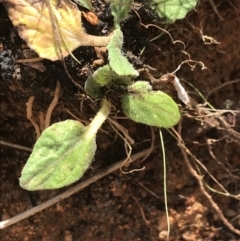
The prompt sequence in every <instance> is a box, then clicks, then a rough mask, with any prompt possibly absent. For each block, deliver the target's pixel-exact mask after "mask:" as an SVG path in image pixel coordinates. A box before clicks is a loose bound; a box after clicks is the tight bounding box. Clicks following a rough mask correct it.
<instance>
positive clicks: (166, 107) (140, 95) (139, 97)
mask: <svg viewBox="0 0 240 241" xmlns="http://www.w3.org/2000/svg"><path fill="white" fill-rule="evenodd" d="M122 108H123V111H124V113H125V114H126V115H127V116H128V117H129V118H130V119H132V120H134V121H136V122H139V123H143V124H147V125H150V126H157V127H164V128H170V127H172V126H174V125H176V124H177V123H178V121H179V119H180V112H179V108H178V106H177V104H176V103H175V102H174V101H173V99H172V98H171V97H170V96H169V95H167V94H165V93H164V92H162V91H153V90H152V89H151V86H150V84H149V83H148V82H146V81H137V82H136V83H134V84H133V85H130V86H129V87H128V93H127V94H125V95H124V96H123V98H122Z"/></svg>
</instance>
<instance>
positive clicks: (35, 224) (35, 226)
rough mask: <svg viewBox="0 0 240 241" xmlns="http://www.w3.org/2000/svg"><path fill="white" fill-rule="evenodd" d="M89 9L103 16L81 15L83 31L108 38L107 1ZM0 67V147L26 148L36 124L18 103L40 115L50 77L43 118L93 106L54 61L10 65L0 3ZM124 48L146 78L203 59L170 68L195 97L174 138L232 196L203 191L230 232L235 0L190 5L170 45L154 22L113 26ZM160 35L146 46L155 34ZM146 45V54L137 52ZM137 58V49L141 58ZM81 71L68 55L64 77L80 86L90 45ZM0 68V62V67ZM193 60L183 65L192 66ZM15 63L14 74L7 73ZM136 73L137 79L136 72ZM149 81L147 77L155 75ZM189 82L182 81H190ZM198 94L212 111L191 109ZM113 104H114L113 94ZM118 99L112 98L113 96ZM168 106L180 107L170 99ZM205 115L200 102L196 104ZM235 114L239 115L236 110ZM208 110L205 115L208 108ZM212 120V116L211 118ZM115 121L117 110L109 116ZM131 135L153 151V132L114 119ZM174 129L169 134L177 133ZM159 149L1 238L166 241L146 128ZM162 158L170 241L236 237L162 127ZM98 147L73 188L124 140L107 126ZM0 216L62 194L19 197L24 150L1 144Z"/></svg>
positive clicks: (90, 111)
mask: <svg viewBox="0 0 240 241" xmlns="http://www.w3.org/2000/svg"><path fill="white" fill-rule="evenodd" d="M94 7H95V12H96V14H97V15H98V17H99V19H100V20H101V24H99V25H98V26H92V25H91V24H89V23H88V22H86V21H85V20H83V23H84V26H85V28H86V30H87V32H89V33H91V34H96V35H99V34H106V33H107V32H108V31H110V29H111V27H112V24H113V20H112V18H111V16H110V12H109V6H108V5H106V4H105V3H104V2H103V1H100V0H99V1H96V2H94ZM0 9H1V12H0V15H1V16H0V23H1V24H0V43H1V52H0V64H1V63H3V61H7V68H8V69H7V71H3V70H1V77H0V78H1V79H0V92H1V95H0V105H1V114H0V138H1V141H5V142H9V143H13V144H18V145H21V146H25V147H30V148H32V147H33V145H34V143H35V133H34V128H33V126H32V124H31V123H30V121H29V120H28V119H27V117H26V103H27V101H28V99H29V97H30V96H35V101H34V103H33V116H34V119H35V120H36V121H37V120H38V115H39V112H41V111H42V112H44V113H45V112H46V110H47V108H48V105H49V104H50V102H51V101H52V98H53V93H54V90H55V85H56V81H57V79H59V81H60V82H61V86H62V89H61V97H60V100H59V102H58V105H57V107H56V108H55V109H54V111H53V114H52V118H51V122H52V123H55V122H58V121H61V120H66V119H74V117H73V116H72V115H71V114H70V112H71V113H73V114H74V115H75V116H76V117H77V118H79V119H82V120H84V121H86V123H89V121H90V119H91V118H92V117H93V116H94V114H95V113H96V111H97V110H98V108H99V105H98V104H97V103H96V104H95V103H92V102H91V101H90V100H89V99H84V98H83V97H84V95H83V93H82V91H81V90H79V89H78V88H77V87H75V86H74V85H73V84H72V82H71V80H70V79H68V77H67V75H66V74H65V73H64V71H63V67H62V64H61V62H60V61H56V62H51V61H48V60H44V61H42V63H41V64H42V65H38V66H37V67H36V68H37V69H36V68H33V67H31V66H27V65H23V64H17V63H15V64H14V61H13V60H12V61H11V56H13V57H14V58H15V59H16V60H17V59H22V58H24V52H26V51H28V48H27V46H26V44H25V43H24V41H23V40H21V39H20V37H19V36H18V33H17V30H16V29H15V28H14V27H13V26H12V24H11V22H10V20H9V19H8V16H7V12H6V10H5V9H4V7H3V5H2V3H0ZM133 9H134V10H135V11H137V13H138V14H139V16H140V18H141V23H143V24H145V25H146V24H150V23H152V24H155V25H157V26H160V27H166V25H165V24H161V23H160V19H159V18H158V17H156V16H155V15H154V14H153V13H152V12H151V11H150V10H149V9H148V8H147V7H146V6H145V5H144V4H142V3H135V4H134V5H133ZM122 29H123V32H124V36H125V39H124V48H123V51H124V52H125V53H126V56H127V57H129V60H130V61H131V63H133V65H134V66H135V68H136V69H138V70H139V71H140V70H141V69H143V67H144V66H146V65H148V66H151V67H152V68H155V69H156V71H155V73H154V76H159V77H160V76H161V75H163V74H166V73H169V72H172V71H174V70H175V69H176V68H177V67H178V66H179V65H180V64H181V63H182V62H183V61H184V60H187V59H189V58H191V59H192V60H195V61H201V62H202V63H203V64H204V65H205V67H206V68H205V69H202V66H201V65H200V64H198V65H196V66H195V68H192V67H193V66H190V65H189V64H183V65H182V67H181V69H180V70H179V71H178V72H177V76H178V77H179V78H180V79H181V80H182V81H185V82H183V85H184V86H185V88H186V90H187V91H188V93H189V95H190V96H191V98H192V99H193V103H194V104H193V107H192V108H189V109H187V108H185V107H184V105H183V104H182V107H181V109H182V113H183V119H182V132H181V136H182V138H183V140H184V141H185V144H186V146H187V148H188V150H189V151H190V152H191V153H192V154H193V155H194V156H195V157H196V158H197V159H198V160H199V162H200V163H201V164H203V165H204V166H205V167H206V169H207V170H208V171H209V173H211V174H212V175H213V176H214V177H215V179H216V180H217V181H218V182H219V183H220V184H221V185H222V187H224V188H225V189H226V190H227V192H229V193H231V194H232V197H230V196H226V195H223V194H219V193H216V192H213V191H210V190H209V189H208V188H207V186H206V185H205V186H204V188H205V189H206V190H207V193H209V194H210V195H211V197H212V199H213V200H214V201H215V202H216V204H217V205H218V207H219V209H220V210H221V211H222V214H223V215H224V216H225V217H226V219H227V220H228V222H229V223H230V224H231V225H232V226H234V227H235V229H238V232H240V231H239V229H240V202H239V199H237V195H238V198H239V195H240V137H239V136H240V80H239V79H240V31H239V30H240V2H239V0H228V1H227V0H226V1H222V0H215V1H208V0H200V1H199V4H198V6H197V8H196V9H195V10H194V11H191V12H190V13H189V14H188V15H187V17H186V18H185V19H184V20H178V21H176V22H175V23H174V24H172V25H170V26H168V28H167V29H168V31H169V33H170V34H171V35H172V38H173V39H174V40H179V41H182V42H183V43H184V44H185V49H184V51H183V45H182V44H181V43H179V42H178V43H175V44H172V42H171V39H170V37H169V36H168V35H167V34H163V33H162V31H161V30H159V29H158V28H156V27H154V26H152V27H149V28H145V27H144V26H143V25H141V24H140V19H139V17H138V16H137V14H136V13H135V12H134V11H133V10H132V11H131V13H130V15H129V18H128V20H126V21H125V22H124V23H123V24H122ZM160 34H161V36H160V37H159V38H157V39H156V40H153V38H155V37H157V36H158V35H160ZM143 49H144V51H142V50H143ZM7 50H9V52H7ZM141 51H142V54H141V55H140V53H141ZM74 55H75V56H76V57H77V59H78V60H79V62H80V64H78V63H76V62H74V61H73V60H72V59H71V58H70V57H68V58H66V63H67V66H68V70H69V73H70V74H71V75H72V76H73V77H74V79H76V80H77V81H78V83H79V84H80V85H82V86H83V85H84V81H85V80H86V78H87V76H88V75H89V74H91V73H93V71H94V70H95V69H96V67H94V66H93V61H94V60H95V59H97V56H96V53H95V51H94V49H93V48H91V47H80V48H79V49H77V50H75V51H74ZM1 61H2V62H1ZM192 64H193V63H192ZM11 68H13V72H14V73H13V74H12V72H11ZM140 78H146V76H145V77H144V75H143V74H142V75H141V76H140ZM156 78H157V77H156ZM188 83H190V84H191V85H189V84H188ZM197 90H198V91H200V92H201V93H202V94H203V96H205V97H206V98H208V101H209V103H211V104H212V105H213V106H214V107H215V108H216V110H217V115H216V114H214V115H212V114H211V115H209V113H210V112H206V111H203V109H201V110H202V111H200V110H199V108H198V107H197V104H203V103H205V101H204V100H203V99H202V98H201V97H200V96H199V94H198V92H197ZM116 98H117V97H116ZM116 101H117V100H116ZM178 103H179V104H180V105H181V103H180V101H179V100H178ZM202 108H203V106H202ZM237 111H238V112H237ZM211 113H213V112H211ZM214 113H215V112H214ZM116 115H118V116H123V113H121V112H118V113H117V110H115V112H114V111H113V113H112V115H111V116H116ZM117 120H118V122H119V123H120V124H121V125H122V126H124V127H125V128H127V129H128V131H129V135H130V136H131V137H132V138H133V139H134V140H135V144H134V145H133V153H137V152H139V151H142V150H144V149H146V148H148V147H150V146H151V140H152V138H153V134H151V133H152V132H151V128H150V127H148V126H145V125H141V124H136V123H134V122H132V121H130V120H127V119H117ZM176 128H177V127H176ZM153 133H154V135H155V144H156V145H158V146H159V147H157V148H156V149H154V150H153V151H152V153H151V155H150V156H149V157H148V158H147V159H146V160H144V162H140V161H136V162H134V163H132V164H131V165H129V166H128V167H127V168H126V169H124V170H133V169H136V168H141V167H143V166H145V170H142V171H139V172H133V173H131V174H123V173H121V171H120V170H118V171H116V172H114V173H111V174H109V175H107V176H106V177H104V178H102V179H100V180H98V181H96V182H94V183H93V184H91V185H90V186H88V187H86V188H85V189H83V190H82V191H80V192H78V193H75V194H73V195H72V196H70V197H69V198H67V199H65V200H62V201H60V202H59V203H57V204H56V205H53V206H51V207H49V208H47V209H45V210H43V211H41V212H39V213H36V214H35V215H34V216H32V217H30V218H28V219H25V220H22V221H20V222H18V223H15V224H13V225H12V226H10V227H7V228H5V229H3V230H1V240H2V241H15V240H16V241H21V240H22V241H40V240H41V241H80V240H85V241H102V240H104V241H107V240H108V241H120V240H141V241H142V240H144V241H147V240H165V235H164V234H165V233H166V230H167V223H166V214H165V205H164V203H165V202H164V195H163V180H164V179H163V164H162V151H161V148H160V139H159V133H158V129H157V128H153ZM163 134H164V140H165V151H166V157H167V197H168V209H169V215H170V223H171V233H170V240H189V241H195V240H196V241H200V240H223V241H229V240H232V241H233V240H240V238H239V236H238V234H237V233H236V232H234V231H232V230H230V229H229V227H227V226H226V225H225V224H224V223H223V222H222V220H221V219H220V217H219V215H218V214H217V213H216V211H215V209H214V206H213V205H212V204H210V203H209V201H208V199H207V198H206V196H204V195H203V193H202V191H201V190H200V188H199V184H198V182H197V180H196V178H194V177H193V176H192V174H191V173H190V171H189V168H188V166H187V164H186V161H185V159H184V157H183V155H182V152H181V150H180V148H179V146H178V143H177V141H176V139H175V138H173V137H172V136H171V135H170V134H169V132H167V131H165V130H163ZM97 144H98V149H97V152H96V155H95V159H94V161H93V162H92V165H91V168H89V170H88V171H87V172H86V174H85V175H84V177H83V178H82V179H81V180H79V181H78V183H80V182H81V181H83V180H85V179H87V178H90V177H93V176H94V175H95V174H96V173H97V172H98V171H99V170H101V169H102V168H105V167H107V166H109V165H111V164H113V163H115V162H117V161H120V160H122V159H124V158H125V157H126V152H125V148H124V142H123V140H122V139H121V138H120V137H119V136H118V135H116V133H115V131H114V130H113V129H112V127H111V125H110V124H109V122H106V123H105V124H104V125H103V126H102V129H101V131H100V132H99V133H98V135H97ZM0 148H1V156H0V158H1V161H0V165H1V167H0V168H1V169H0V171H1V185H0V214H1V220H7V219H9V218H10V217H14V216H15V215H17V214H20V213H22V212H24V211H26V210H28V209H31V208H33V207H34V206H37V205H39V204H41V203H43V202H44V201H47V200H49V199H51V198H53V197H54V196H56V195H58V194H60V193H62V192H64V191H66V190H68V189H69V188H71V187H72V186H74V185H76V184H77V183H75V184H73V185H71V186H70V187H65V188H62V189H60V190H50V191H35V192H28V191H26V190H23V189H22V188H20V186H19V181H18V179H19V177H20V175H21V170H22V168H23V166H24V164H25V163H26V161H27V159H28V156H29V154H30V152H29V151H26V150H22V149H18V148H15V147H13V146H6V145H5V144H3V143H2V142H1V145H0ZM189 159H190V162H191V164H192V167H193V168H194V169H195V170H196V171H197V172H198V173H200V175H202V176H203V182H204V183H205V184H207V185H208V186H210V187H212V188H213V189H215V190H217V191H219V192H220V191H221V192H223V190H222V189H221V188H219V186H218V185H217V184H216V183H215V182H214V180H213V178H211V177H210V176H209V175H208V174H207V173H206V171H205V170H203V168H202V167H200V166H199V164H198V165H195V163H196V162H195V160H194V158H191V157H190V156H189Z"/></svg>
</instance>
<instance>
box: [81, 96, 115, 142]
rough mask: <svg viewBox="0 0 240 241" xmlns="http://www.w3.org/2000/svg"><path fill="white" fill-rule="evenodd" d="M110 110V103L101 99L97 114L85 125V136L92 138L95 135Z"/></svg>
mask: <svg viewBox="0 0 240 241" xmlns="http://www.w3.org/2000/svg"><path fill="white" fill-rule="evenodd" d="M110 110H111V104H110V103H109V102H108V101H107V100H106V99H103V101H102V107H101V109H100V110H99V111H98V113H97V115H96V116H95V117H94V118H93V120H92V122H91V123H90V124H89V125H88V127H87V128H88V131H87V132H86V138H92V137H93V136H95V135H96V133H97V131H98V130H99V129H100V127H101V126H102V124H103V122H104V121H105V120H106V119H107V117H108V115H109V113H110Z"/></svg>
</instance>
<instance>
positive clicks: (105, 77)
mask: <svg viewBox="0 0 240 241" xmlns="http://www.w3.org/2000/svg"><path fill="white" fill-rule="evenodd" d="M93 78H94V79H95V81H96V82H97V83H98V84H100V85H101V86H105V85H107V84H108V83H110V82H111V81H112V79H116V78H118V75H117V74H116V73H115V72H114V71H112V69H111V68H110V67H109V65H104V66H103V67H101V68H98V69H97V70H96V71H95V72H94V73H93Z"/></svg>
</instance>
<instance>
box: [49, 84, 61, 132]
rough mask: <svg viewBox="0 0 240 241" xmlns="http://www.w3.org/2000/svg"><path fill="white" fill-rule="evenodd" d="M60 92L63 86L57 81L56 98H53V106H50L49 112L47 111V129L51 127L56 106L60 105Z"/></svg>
mask: <svg viewBox="0 0 240 241" xmlns="http://www.w3.org/2000/svg"><path fill="white" fill-rule="evenodd" d="M60 90H61V85H60V82H59V81H57V84H56V89H55V92H54V98H53V100H52V102H51V104H50V105H49V107H48V110H47V114H46V118H45V129H46V128H48V127H49V126H50V121H51V115H52V112H53V109H54V108H55V106H56V105H57V103H58V100H59V94H60Z"/></svg>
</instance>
